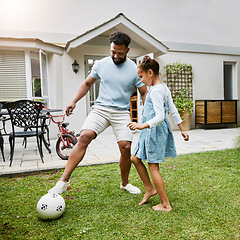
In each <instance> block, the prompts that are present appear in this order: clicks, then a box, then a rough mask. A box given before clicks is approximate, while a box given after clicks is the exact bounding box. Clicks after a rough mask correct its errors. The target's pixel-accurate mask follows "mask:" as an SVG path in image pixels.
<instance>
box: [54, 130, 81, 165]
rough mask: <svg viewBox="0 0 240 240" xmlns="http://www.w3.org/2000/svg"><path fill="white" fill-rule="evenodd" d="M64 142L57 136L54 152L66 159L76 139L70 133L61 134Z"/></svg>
mask: <svg viewBox="0 0 240 240" xmlns="http://www.w3.org/2000/svg"><path fill="white" fill-rule="evenodd" d="M62 137H63V140H64V144H63V142H62V139H61V137H59V138H58V140H57V143H56V152H57V155H58V156H59V157H60V158H61V159H63V160H68V157H69V155H70V152H71V151H72V149H73V147H74V145H75V144H76V143H77V141H76V139H75V138H74V137H73V136H72V135H70V134H63V135H62Z"/></svg>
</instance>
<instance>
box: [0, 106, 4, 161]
mask: <svg viewBox="0 0 240 240" xmlns="http://www.w3.org/2000/svg"><path fill="white" fill-rule="evenodd" d="M2 107H3V104H2V103H0V111H1V110H2ZM3 120H4V119H3V118H2V116H1V115H0V122H2V123H3ZM1 130H2V129H0V148H1V152H2V158H3V161H4V162H5V157H4V149H3V144H4V139H3V136H2V132H1Z"/></svg>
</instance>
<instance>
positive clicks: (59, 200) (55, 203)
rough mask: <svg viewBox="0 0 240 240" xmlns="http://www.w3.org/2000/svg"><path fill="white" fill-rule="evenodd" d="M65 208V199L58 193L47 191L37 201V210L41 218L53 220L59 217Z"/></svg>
mask: <svg viewBox="0 0 240 240" xmlns="http://www.w3.org/2000/svg"><path fill="white" fill-rule="evenodd" d="M64 210H65V201H64V199H63V197H62V196H61V195H59V194H57V193H47V194H46V195H44V196H42V197H41V198H40V200H39V201H38V203H37V212H38V215H39V217H40V218H41V219H43V220H51V219H57V218H59V217H60V216H61V215H62V214H63V212H64Z"/></svg>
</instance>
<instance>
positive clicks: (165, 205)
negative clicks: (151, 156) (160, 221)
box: [148, 163, 172, 211]
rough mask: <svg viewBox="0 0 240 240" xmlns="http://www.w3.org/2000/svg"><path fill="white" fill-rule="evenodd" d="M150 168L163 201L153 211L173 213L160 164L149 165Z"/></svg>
mask: <svg viewBox="0 0 240 240" xmlns="http://www.w3.org/2000/svg"><path fill="white" fill-rule="evenodd" d="M148 167H149V170H150V173H151V176H152V180H153V183H154V185H155V188H156V190H157V193H158V195H159V197H160V199H161V203H160V204H158V205H156V206H153V207H152V208H153V210H160V211H171V210H172V207H171V205H170V203H169V200H168V197H167V193H166V189H165V186H164V182H163V178H162V176H161V174H160V172H159V164H158V163H148Z"/></svg>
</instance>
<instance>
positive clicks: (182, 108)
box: [172, 89, 194, 130]
mask: <svg viewBox="0 0 240 240" xmlns="http://www.w3.org/2000/svg"><path fill="white" fill-rule="evenodd" d="M189 91H190V90H189V89H181V90H179V91H177V92H176V93H175V94H173V96H172V97H173V102H174V104H175V106H176V108H177V110H178V112H179V114H180V116H181V118H182V120H183V126H184V129H185V130H190V129H191V114H192V112H193V106H194V102H193V100H191V99H189Z"/></svg>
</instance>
